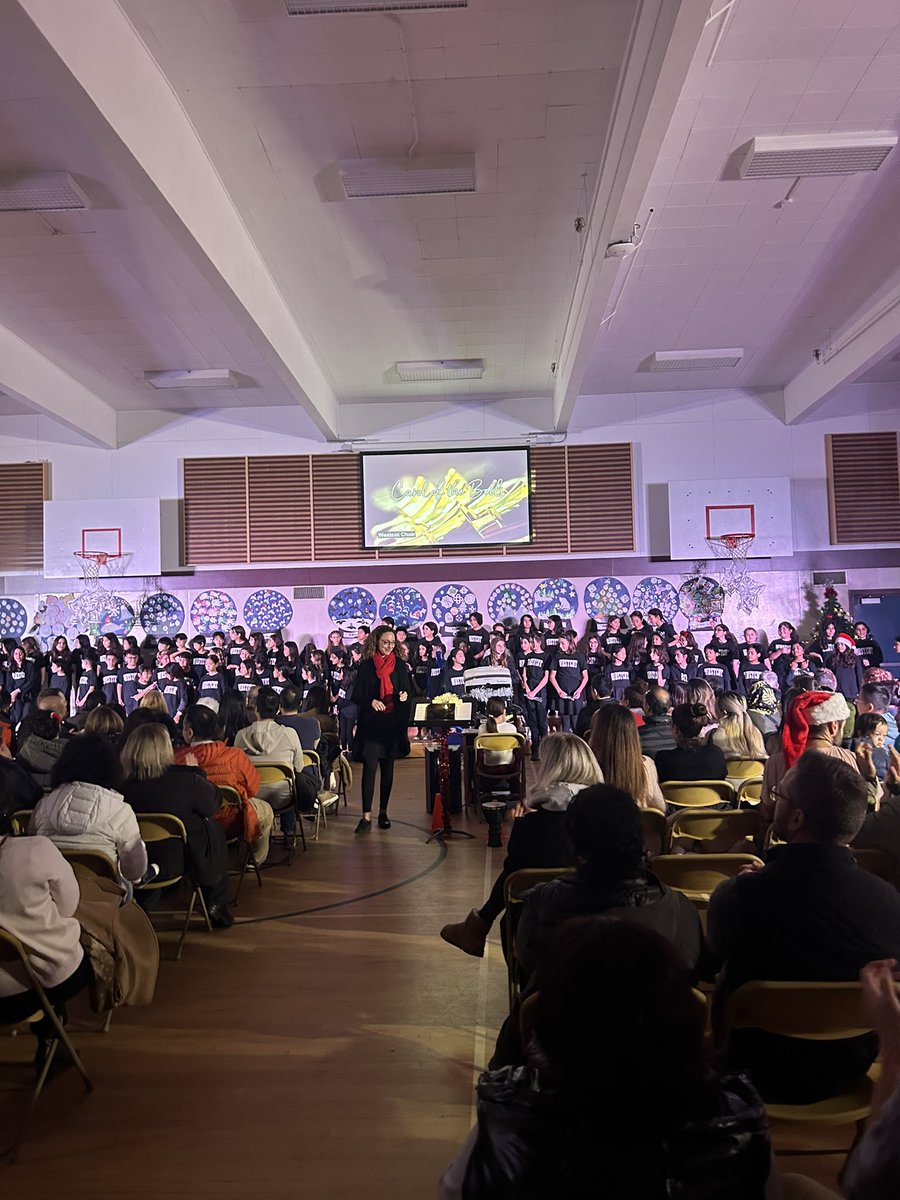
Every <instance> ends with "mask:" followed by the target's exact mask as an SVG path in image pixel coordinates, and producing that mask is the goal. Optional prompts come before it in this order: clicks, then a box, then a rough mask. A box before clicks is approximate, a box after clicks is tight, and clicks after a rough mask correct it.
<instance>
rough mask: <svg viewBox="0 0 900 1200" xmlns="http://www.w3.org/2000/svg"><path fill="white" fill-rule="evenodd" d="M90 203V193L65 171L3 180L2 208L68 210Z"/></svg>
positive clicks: (0, 199)
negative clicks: (88, 195)
mask: <svg viewBox="0 0 900 1200" xmlns="http://www.w3.org/2000/svg"><path fill="white" fill-rule="evenodd" d="M90 206H91V205H90V201H89V200H88V198H87V196H86V195H85V194H84V192H83V191H82V190H81V188H80V187H79V186H78V184H77V183H76V182H75V180H74V179H73V178H72V176H71V175H69V174H68V173H67V172H65V171H48V172H43V173H41V174H37V175H35V174H28V175H20V176H18V177H6V178H4V179H2V180H0V212H64V211H65V210H67V209H77V208H90Z"/></svg>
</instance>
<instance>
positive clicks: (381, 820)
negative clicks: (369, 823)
mask: <svg viewBox="0 0 900 1200" xmlns="http://www.w3.org/2000/svg"><path fill="white" fill-rule="evenodd" d="M390 827H391V822H390V818H389V817H388V815H387V813H386V812H385V811H384V809H382V810H381V812H380V813H379V814H378V828H379V829H390Z"/></svg>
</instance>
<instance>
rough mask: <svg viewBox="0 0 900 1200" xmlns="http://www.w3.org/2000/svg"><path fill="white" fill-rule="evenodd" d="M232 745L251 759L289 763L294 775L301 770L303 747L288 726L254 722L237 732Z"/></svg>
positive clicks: (268, 722) (294, 730)
mask: <svg viewBox="0 0 900 1200" xmlns="http://www.w3.org/2000/svg"><path fill="white" fill-rule="evenodd" d="M234 744H235V747H236V748H237V749H238V750H243V751H244V753H245V754H249V755H250V756H251V758H255V759H258V760H259V759H261V760H263V761H264V760H266V759H268V760H269V762H285V763H290V764H291V765H293V768H294V774H295V775H299V774H300V772H301V771H302V770H303V766H304V761H303V747H302V746H301V745H300V738H299V737H298V736H297V731H296V729H291V728H290V726H288V725H279V724H278V722H277V721H268V720H266V721H254V722H253V724H252V725H248V726H247V727H246V729H239V730H238V732H237V734H236V735H235V738H234Z"/></svg>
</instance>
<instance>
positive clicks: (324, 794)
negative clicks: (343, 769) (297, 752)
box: [303, 750, 338, 842]
mask: <svg viewBox="0 0 900 1200" xmlns="http://www.w3.org/2000/svg"><path fill="white" fill-rule="evenodd" d="M303 761H304V764H305V765H306V766H307V767H315V768H316V770H317V771H318V772H319V778H320V779H322V760H321V759H320V758H319V756H318V754H317V753H316V751H315V750H304V751H303ZM337 803H338V795H337V793H336V792H330V791H328V790H327V789H326V787H325V782H324V780H323V781H322V791H320V792H319V794H318V796H316V799H315V806H316V823H315V825H314V826H313V836H312V840H313V841H314V842H317V841H318V840H319V824H320V823H321V824H322V825H324V826H325V828H326V829H327V828H328V815H327V813H326V809H329V808H331V807H332V806H333V805H337Z"/></svg>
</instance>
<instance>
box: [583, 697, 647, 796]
mask: <svg viewBox="0 0 900 1200" xmlns="http://www.w3.org/2000/svg"><path fill="white" fill-rule="evenodd" d="M588 745H589V746H590V748H591V750H593V752H594V756H595V757H596V759H597V762H598V763H599V764H600V770H601V771H602V772H603V779H604V781H605V782H606V783H608V784H609V785H610V786H611V787H616V788H620V789H621V790H622V791H623V792H627V793H628V795H629V796H631V797H632V799H633V800H634V802H635V804H645V803H646V802H647V800H648V799H649V794H650V789H649V786H648V783H647V775H646V772H645V771H644V759H643V755H642V754H641V739H640V738H639V737H638V731H637V725H636V724H635V721H634V716H633V715H632V713H631V712H630V710H629V709H627V708H623V707H622V705H621V704H601V705H600V707H599V708H598V709H597V711H596V712H595V713H594V719H593V720H592V721H591V733H590V737H589V738H588Z"/></svg>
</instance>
